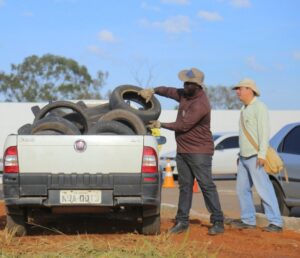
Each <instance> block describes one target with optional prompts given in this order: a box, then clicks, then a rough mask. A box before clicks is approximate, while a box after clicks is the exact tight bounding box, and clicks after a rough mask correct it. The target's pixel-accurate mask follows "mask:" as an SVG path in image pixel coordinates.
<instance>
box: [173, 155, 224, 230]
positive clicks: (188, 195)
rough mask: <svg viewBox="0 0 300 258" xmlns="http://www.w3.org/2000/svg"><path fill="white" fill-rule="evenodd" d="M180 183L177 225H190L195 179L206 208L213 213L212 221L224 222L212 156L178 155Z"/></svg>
mask: <svg viewBox="0 0 300 258" xmlns="http://www.w3.org/2000/svg"><path fill="white" fill-rule="evenodd" d="M176 162H177V169H178V183H179V201H178V210H177V215H176V223H177V222H182V223H183V224H188V223H189V213H190V209H191V206H192V198H193V186H194V179H195V178H196V179H197V182H198V184H199V187H200V189H201V191H202V193H203V197H204V201H205V205H206V208H207V209H208V211H209V212H210V213H211V217H210V221H211V222H212V223H214V222H216V221H221V222H223V220H224V218H223V212H222V210H221V205H220V201H219V195H218V192H217V188H216V185H215V184H214V182H213V180H212V175H211V163H212V155H207V154H198V153H195V154H194V153H193V154H189V153H177V156H176Z"/></svg>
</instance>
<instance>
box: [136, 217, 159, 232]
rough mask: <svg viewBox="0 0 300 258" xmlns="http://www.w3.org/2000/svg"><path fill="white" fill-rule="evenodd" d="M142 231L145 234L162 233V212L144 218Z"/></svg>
mask: <svg viewBox="0 0 300 258" xmlns="http://www.w3.org/2000/svg"><path fill="white" fill-rule="evenodd" d="M140 233H141V234H143V235H158V234H160V214H158V215H155V216H151V217H145V218H143V222H142V225H141V229H140Z"/></svg>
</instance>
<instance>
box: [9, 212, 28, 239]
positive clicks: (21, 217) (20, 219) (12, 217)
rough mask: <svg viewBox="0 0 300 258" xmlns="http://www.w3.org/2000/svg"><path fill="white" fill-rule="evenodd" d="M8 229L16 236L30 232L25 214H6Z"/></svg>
mask: <svg viewBox="0 0 300 258" xmlns="http://www.w3.org/2000/svg"><path fill="white" fill-rule="evenodd" d="M6 229H7V231H8V232H9V233H10V234H12V235H14V236H25V235H27V233H28V228H27V225H26V215H25V214H10V213H7V215H6Z"/></svg>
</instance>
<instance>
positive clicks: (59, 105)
mask: <svg viewBox="0 0 300 258" xmlns="http://www.w3.org/2000/svg"><path fill="white" fill-rule="evenodd" d="M60 109H71V110H73V111H74V112H76V113H78V115H79V116H80V118H81V121H82V126H83V133H87V132H88V129H89V123H88V117H87V115H86V113H85V111H84V109H83V108H82V107H81V106H80V105H77V104H75V103H72V102H70V101H56V102H52V103H49V104H48V105H46V106H44V107H43V108H42V109H41V110H40V112H39V113H38V114H37V115H36V117H35V119H34V123H35V122H37V121H39V120H40V119H42V118H44V117H46V115H47V114H49V113H52V114H53V113H57V112H60V113H61V114H59V113H58V114H57V116H64V115H65V114H66V113H65V112H64V111H62V110H60Z"/></svg>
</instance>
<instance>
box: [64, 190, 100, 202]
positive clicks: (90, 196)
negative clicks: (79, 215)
mask: <svg viewBox="0 0 300 258" xmlns="http://www.w3.org/2000/svg"><path fill="white" fill-rule="evenodd" d="M59 201H60V203H62V204H97V203H101V191H98V190H62V191H60V194H59Z"/></svg>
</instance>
